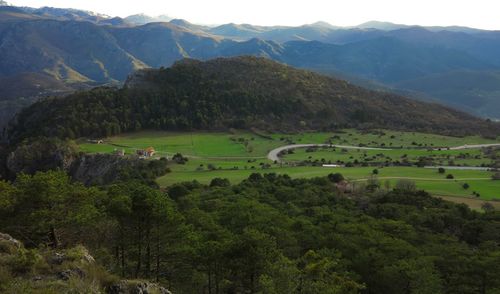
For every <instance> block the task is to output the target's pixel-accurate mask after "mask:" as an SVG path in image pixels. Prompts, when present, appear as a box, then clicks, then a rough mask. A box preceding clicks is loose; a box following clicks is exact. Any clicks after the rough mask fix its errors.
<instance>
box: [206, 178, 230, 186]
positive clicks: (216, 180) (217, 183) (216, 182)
mask: <svg viewBox="0 0 500 294" xmlns="http://www.w3.org/2000/svg"><path fill="white" fill-rule="evenodd" d="M230 185H231V183H230V182H229V180H228V179H222V178H214V179H213V180H212V181H211V182H210V187H229V186H230Z"/></svg>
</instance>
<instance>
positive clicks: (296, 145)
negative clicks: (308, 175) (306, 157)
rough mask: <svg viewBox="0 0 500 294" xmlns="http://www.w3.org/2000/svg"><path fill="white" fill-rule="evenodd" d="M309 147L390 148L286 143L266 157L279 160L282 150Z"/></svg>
mask: <svg viewBox="0 0 500 294" xmlns="http://www.w3.org/2000/svg"><path fill="white" fill-rule="evenodd" d="M309 147H331V148H343V149H359V150H381V151H382V150H385V151H387V150H391V149H385V148H376V147H358V146H344V145H335V144H292V145H286V146H281V147H278V148H276V149H273V150H271V151H269V153H268V154H267V159H269V160H272V161H276V162H281V161H282V160H281V158H280V157H279V154H280V153H281V152H282V151H287V150H291V149H297V148H309Z"/></svg>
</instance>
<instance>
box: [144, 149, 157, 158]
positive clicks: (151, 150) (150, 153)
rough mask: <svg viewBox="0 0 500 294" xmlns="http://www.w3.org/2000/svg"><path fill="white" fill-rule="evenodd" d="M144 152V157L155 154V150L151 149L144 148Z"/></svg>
mask: <svg viewBox="0 0 500 294" xmlns="http://www.w3.org/2000/svg"><path fill="white" fill-rule="evenodd" d="M144 151H145V152H146V154H145V155H146V157H153V156H154V155H155V153H156V151H155V149H154V148H153V147H148V148H146V150H144Z"/></svg>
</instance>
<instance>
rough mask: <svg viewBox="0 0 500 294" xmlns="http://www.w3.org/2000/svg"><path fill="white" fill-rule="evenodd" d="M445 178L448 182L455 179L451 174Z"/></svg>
mask: <svg viewBox="0 0 500 294" xmlns="http://www.w3.org/2000/svg"><path fill="white" fill-rule="evenodd" d="M446 178H447V179H448V180H452V179H454V178H455V177H454V176H453V175H452V174H448V175H447V176H446Z"/></svg>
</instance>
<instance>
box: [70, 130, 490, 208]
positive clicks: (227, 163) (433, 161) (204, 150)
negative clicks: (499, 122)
mask: <svg viewBox="0 0 500 294" xmlns="http://www.w3.org/2000/svg"><path fill="white" fill-rule="evenodd" d="M77 142H78V141H77ZM289 144H326V145H330V144H339V145H342V146H345V147H335V148H331V147H328V146H323V147H317V148H312V147H309V148H298V149H294V150H293V151H288V152H286V153H285V154H283V155H282V156H281V157H280V159H281V161H280V162H278V161H274V162H273V161H272V160H269V158H268V157H269V156H268V155H269V154H270V152H271V151H272V150H273V149H275V148H279V147H280V146H285V145H289ZM474 144H500V140H498V139H497V140H493V139H485V138H481V137H477V136H468V137H462V138H459V137H450V136H442V135H433V134H426V133H419V132H397V131H387V130H372V131H364V132H363V131H357V130H354V129H346V130H341V131H338V132H303V133H298V134H278V133H261V132H257V133H256V132H249V131H237V130H233V131H232V132H189V133H176V132H161V131H144V132H138V133H129V134H123V135H119V136H115V137H110V138H106V139H104V140H103V143H102V144H93V143H88V142H86V141H85V140H81V141H80V144H79V146H80V150H81V151H83V152H88V153H99V152H102V153H112V152H113V151H115V150H121V149H123V150H124V151H125V154H128V155H132V156H134V154H135V152H136V150H138V149H145V148H147V147H153V148H154V149H155V150H156V155H155V157H157V158H159V157H168V158H169V159H172V156H174V155H175V154H176V153H180V154H182V156H184V157H186V158H187V159H188V160H187V162H183V163H182V164H179V163H175V161H172V162H171V164H170V165H169V168H170V169H171V171H172V172H171V173H168V174H167V175H165V176H162V177H160V178H158V179H157V182H158V184H159V185H160V186H163V187H168V186H171V185H174V184H176V183H179V182H189V181H193V180H196V181H198V182H200V183H203V184H209V183H210V181H211V180H212V179H213V178H227V179H228V180H229V181H230V182H231V183H235V184H236V183H239V182H241V181H242V180H244V179H246V178H248V176H249V175H250V174H252V173H254V172H259V173H276V174H287V175H289V176H290V177H292V178H313V177H322V176H326V175H328V174H330V173H337V172H339V173H341V174H343V175H344V176H345V177H346V178H347V179H348V180H349V181H352V182H353V183H355V185H356V184H360V185H362V184H364V183H366V181H369V180H373V179H376V180H377V181H378V182H379V185H380V186H381V187H384V186H385V187H394V186H395V185H396V183H397V181H398V180H401V179H407V180H412V181H414V182H415V183H416V186H417V188H419V189H423V190H426V191H429V192H430V193H432V194H434V195H436V196H453V197H458V198H460V199H462V198H467V201H468V202H472V203H474V201H476V202H481V203H482V202H484V201H488V200H494V201H492V203H494V205H495V206H498V204H500V202H495V200H500V194H499V193H498V191H500V181H496V180H492V176H493V175H494V173H495V172H494V171H491V170H488V169H491V168H493V167H494V166H496V164H497V162H496V161H495V159H496V158H497V156H498V154H497V153H498V151H497V149H496V148H494V146H493V145H492V146H490V147H489V148H478V146H476V148H472V149H458V150H453V147H456V146H461V145H467V146H472V147H474ZM486 146H488V145H486ZM323 164H334V165H338V166H339V167H323ZM346 166H348V167H346ZM418 166H420V167H418ZM441 166H442V167H443V168H444V169H445V171H444V172H441V173H440V172H439V171H438V167H441ZM431 167H435V168H431ZM448 167H449V168H448ZM473 167H479V168H481V169H485V170H474V168H473ZM374 170H377V172H376V173H377V174H374ZM449 174H451V175H453V179H447V176H448V175H449ZM466 183H467V185H468V187H467V189H465V188H464V184H466ZM476 193H477V194H478V195H479V196H477V195H476ZM460 199H455V201H460ZM463 201H465V200H463ZM476 207H478V205H477V204H476Z"/></svg>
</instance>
